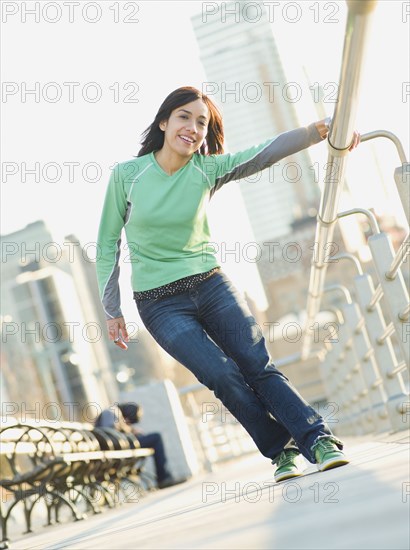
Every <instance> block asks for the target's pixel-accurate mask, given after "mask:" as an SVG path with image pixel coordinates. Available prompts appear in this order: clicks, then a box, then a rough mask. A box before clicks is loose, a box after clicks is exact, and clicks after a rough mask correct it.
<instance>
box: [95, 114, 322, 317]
mask: <svg viewBox="0 0 410 550" xmlns="http://www.w3.org/2000/svg"><path fill="white" fill-rule="evenodd" d="M321 140H322V138H321V137H320V134H319V132H318V131H317V129H316V126H315V125H314V124H310V125H309V126H307V127H306V128H298V129H296V130H291V131H289V132H285V133H283V134H280V135H278V136H277V137H275V138H274V139H269V140H268V141H266V142H264V143H262V144H260V145H257V146H254V147H251V148H249V149H246V150H245V151H241V152H239V153H233V154H231V153H228V154H224V155H200V154H194V155H193V156H192V158H191V159H190V161H189V162H188V163H187V164H186V165H185V166H183V167H182V168H180V169H179V170H178V171H177V172H175V173H174V174H173V175H172V176H170V175H168V174H166V173H165V172H164V171H163V170H162V168H161V167H160V166H159V164H158V163H157V161H156V159H155V157H154V154H153V153H149V154H147V155H144V156H142V157H137V158H134V159H132V160H130V161H127V162H123V163H120V164H118V165H117V166H116V167H115V168H114V169H113V171H112V172H111V177H110V181H109V184H108V188H107V192H106V197H105V201H104V206H103V211H102V216H101V222H100V227H99V231H98V255H97V261H96V268H97V278H98V285H99V291H100V296H101V300H102V304H103V307H104V310H105V313H106V317H107V319H110V318H115V317H120V316H122V313H121V304H120V302H121V300H120V291H119V285H118V278H119V259H120V251H121V232H122V229H123V228H124V229H125V234H126V238H127V244H128V250H127V251H126V257H125V258H124V261H128V262H131V265H132V275H131V284H132V290H134V291H143V290H150V289H152V288H156V287H159V286H162V285H165V284H167V283H170V282H172V281H176V280H178V279H181V278H183V277H187V276H188V275H194V274H196V273H204V272H205V271H209V270H210V269H212V268H213V267H216V266H218V262H217V259H216V257H215V255H214V253H213V250H212V247H210V246H208V243H209V242H210V240H211V235H210V231H209V226H208V219H207V213H206V208H207V204H208V202H209V199H210V198H211V197H212V195H213V194H214V193H215V191H217V190H218V189H220V188H221V187H222V186H223V185H224V184H225V183H227V182H229V181H232V180H238V179H241V178H244V177H247V176H250V175H252V174H255V173H257V172H259V171H260V170H263V169H264V168H267V167H269V166H271V165H272V164H274V163H275V162H278V161H279V160H281V159H283V158H285V157H287V156H289V155H292V154H294V153H297V152H298V151H301V150H302V149H306V148H307V147H309V146H310V145H313V144H315V143H318V142H320V141H321Z"/></svg>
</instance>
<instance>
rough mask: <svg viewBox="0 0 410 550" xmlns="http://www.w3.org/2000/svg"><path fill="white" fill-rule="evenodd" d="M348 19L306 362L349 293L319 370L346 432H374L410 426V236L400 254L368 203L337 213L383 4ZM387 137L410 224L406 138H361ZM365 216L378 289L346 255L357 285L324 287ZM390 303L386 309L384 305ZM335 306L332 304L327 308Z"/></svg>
mask: <svg viewBox="0 0 410 550" xmlns="http://www.w3.org/2000/svg"><path fill="white" fill-rule="evenodd" d="M347 3H348V8H349V12H348V21H347V26H346V34H345V44H344V51H343V58H342V67H341V74H340V88H339V97H338V102H337V107H336V110H335V113H334V117H333V120H332V126H331V128H330V131H329V136H328V145H329V156H328V164H327V172H326V176H325V182H324V189H323V193H322V197H321V203H320V208H319V213H318V216H317V227H316V236H315V244H316V245H317V253H316V254H315V255H314V257H313V259H312V264H311V275H310V281H309V288H308V299H307V305H306V313H307V320H306V325H305V329H304V339H303V345H302V352H301V358H302V361H304V360H307V358H308V356H309V354H311V348H312V329H310V328H309V327H311V326H312V325H313V322H314V321H315V319H316V316H317V314H318V313H319V311H320V307H321V302H322V300H323V299H324V298H325V297H326V296H327V295H328V294H329V293H331V292H334V291H336V290H337V291H338V292H339V294H340V291H341V294H342V296H343V305H342V306H341V307H340V312H341V323H340V327H339V335H338V338H337V339H336V341H334V342H332V343H328V344H326V346H325V348H324V349H323V350H322V351H321V352H320V354H319V356H320V372H321V377H322V381H323V384H324V386H325V391H326V393H327V397H328V400H329V401H334V402H336V403H337V404H338V405H339V410H340V418H339V423H340V424H339V426H338V431H339V432H345V433H353V434H354V433H369V432H372V431H384V430H388V429H394V430H400V429H404V428H406V427H407V426H408V420H409V418H410V401H409V393H408V388H406V386H405V383H404V379H403V376H402V373H403V372H404V371H406V370H407V369H408V367H409V362H410V322H409V316H410V301H409V293H408V290H407V288H406V285H405V282H404V278H403V275H402V272H401V267H402V266H403V263H404V262H405V261H406V258H407V256H408V255H409V252H410V240H409V236H407V237H406V238H405V239H404V241H403V242H402V244H401V246H400V247H399V249H398V250H397V252H394V249H393V246H392V243H391V240H390V237H389V236H388V235H387V234H386V233H384V232H382V231H380V228H379V226H378V223H377V220H376V218H375V216H374V215H373V214H372V213H371V212H370V211H368V210H365V209H363V208H355V209H352V210H349V211H346V212H341V213H338V204H339V196H340V193H341V189H342V185H343V177H344V169H345V164H346V160H347V157H346V153H347V151H348V147H349V145H350V143H351V142H352V138H353V127H354V119H355V113H356V105H357V96H358V89H359V76H360V73H361V66H362V62H363V59H364V49H365V40H366V32H367V28H368V24H369V19H370V14H371V12H372V10H373V8H374V7H375V4H376V2H374V1H373V0H372V1H361V2H357V1H355V0H353V1H348V2H347ZM376 138H387V139H389V140H391V141H392V142H393V143H394V145H395V146H396V149H397V152H398V155H399V158H400V162H401V166H399V167H398V168H396V170H395V172H394V180H395V183H396V187H397V191H398V194H399V197H400V199H401V202H402V206H403V209H404V212H405V215H406V217H407V220H408V221H409V223H410V213H409V210H410V164H409V163H408V161H407V159H406V155H405V152H404V149H403V146H402V144H401V142H400V140H399V139H398V138H397V136H395V135H394V134H392V133H391V132H387V131H384V130H378V131H375V132H370V133H368V134H365V135H363V136H362V137H361V141H362V142H366V141H369V140H371V139H376ZM356 214H364V215H366V216H367V218H368V221H369V226H370V230H371V233H372V234H371V236H370V237H369V238H368V247H369V250H370V255H371V258H372V261H373V266H374V272H375V275H376V278H377V281H378V282H377V284H376V287H375V286H374V284H373V280H372V278H371V276H370V274H369V273H364V272H363V268H362V265H361V263H360V261H359V259H358V258H356V257H355V256H353V255H352V254H347V253H344V254H339V255H338V256H336V257H334V258H332V260H333V261H335V260H336V261H338V262H340V261H345V260H348V261H350V262H353V263H354V265H355V268H356V271H357V275H356V276H355V277H354V278H353V284H352V289H347V288H345V287H342V286H341V285H332V286H327V287H326V286H325V280H326V274H327V267H328V266H329V265H332V264H329V263H327V262H326V258H325V251H326V250H327V246H326V245H327V244H328V243H329V242H331V240H332V237H333V233H334V229H335V226H336V224H337V222H338V220H339V219H340V218H344V217H346V216H351V215H356ZM382 302H383V307H382ZM327 309H328V306H327Z"/></svg>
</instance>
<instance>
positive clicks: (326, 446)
mask: <svg viewBox="0 0 410 550" xmlns="http://www.w3.org/2000/svg"><path fill="white" fill-rule="evenodd" d="M336 443H339V444H342V442H341V441H339V440H338V439H336V438H335V437H321V438H320V439H318V440H317V441H316V443H315V444H314V445H313V446H312V452H313V453H314V455H315V458H316V463H317V467H318V470H320V471H321V472H324V471H325V470H330V469H331V468H338V467H339V466H344V465H345V464H349V460H348V459H347V458H346V455H345V454H344V453H343V452H342V451H341V450H340V449H339V447H338V446H337V445H336Z"/></svg>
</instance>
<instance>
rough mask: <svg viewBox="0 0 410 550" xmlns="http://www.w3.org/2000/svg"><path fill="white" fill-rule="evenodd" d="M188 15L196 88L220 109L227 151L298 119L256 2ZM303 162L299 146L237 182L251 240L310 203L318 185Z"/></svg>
mask: <svg viewBox="0 0 410 550" xmlns="http://www.w3.org/2000/svg"><path fill="white" fill-rule="evenodd" d="M224 4H225V3H224ZM245 7H246V11H245V9H244V8H245ZM252 9H254V10H255V11H254V14H253V15H252V13H251V10H252ZM192 21H193V26H194V30H195V34H196V37H197V41H198V45H199V48H200V55H201V60H202V63H203V65H204V68H205V72H206V75H207V79H208V81H207V82H205V83H203V91H204V92H205V93H206V94H207V95H209V96H210V97H211V98H212V99H214V100H215V101H216V103H217V104H219V105H220V107H221V108H222V112H223V118H224V126H225V135H226V141H227V145H228V147H229V150H230V151H233V152H234V151H239V150H241V149H244V148H246V147H249V146H252V145H255V144H258V143H261V142H263V141H264V140H266V139H269V137H273V136H275V135H277V134H278V133H281V132H284V131H287V130H291V129H293V128H296V127H298V126H299V123H298V117H297V113H296V109H295V103H296V98H297V93H298V89H297V86H296V85H295V84H291V83H288V82H287V81H286V76H285V72H284V69H283V67H282V63H281V60H280V55H279V52H278V50H277V47H276V44H275V39H274V36H273V32H272V27H271V25H270V23H269V20H268V17H267V13H266V10H265V7H264V5H263V3H262V2H252V3H247V4H245V3H241V2H232V3H229V4H226V6H225V8H224V10H220V9H218V10H215V13H209V10H208V12H204V11H203V13H201V14H198V15H196V16H194V17H193V18H192ZM311 164H312V163H311V162H310V157H309V154H308V152H307V151H302V152H300V153H298V154H297V155H295V156H294V157H288V158H287V159H284V160H283V161H282V162H280V163H279V164H278V165H275V166H272V167H270V168H269V169H267V170H265V171H263V172H262V173H260V174H258V175H255V176H253V177H249V178H245V179H244V180H241V181H240V183H239V185H240V190H241V193H242V195H243V197H244V202H245V207H246V210H247V214H248V217H249V219H250V223H251V226H252V229H253V233H254V236H255V239H256V241H257V242H264V241H269V240H272V239H275V238H276V237H278V236H282V235H286V234H288V233H289V232H290V229H291V224H292V223H293V222H294V221H295V219H299V218H303V217H304V216H306V214H307V213H308V211H309V208H311V207H314V206H317V204H318V197H319V188H318V186H317V184H316V183H315V181H314V171H313V170H312V167H311Z"/></svg>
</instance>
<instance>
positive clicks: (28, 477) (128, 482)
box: [0, 420, 154, 548]
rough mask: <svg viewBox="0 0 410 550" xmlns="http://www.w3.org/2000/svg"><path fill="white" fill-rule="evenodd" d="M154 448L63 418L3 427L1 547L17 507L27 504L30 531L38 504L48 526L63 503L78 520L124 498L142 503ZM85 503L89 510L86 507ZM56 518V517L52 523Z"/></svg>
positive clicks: (0, 440)
mask: <svg viewBox="0 0 410 550" xmlns="http://www.w3.org/2000/svg"><path fill="white" fill-rule="evenodd" d="M153 453H154V450H153V449H142V448H140V446H139V442H138V440H137V438H136V437H135V436H134V435H133V434H122V433H120V432H118V431H116V430H111V429H108V428H104V429H102V428H98V429H93V428H92V426H90V425H84V424H79V423H64V422H34V421H24V422H22V421H18V420H11V421H7V422H6V423H2V425H1V426H0V492H1V495H0V496H1V500H0V518H1V527H2V543H1V544H2V545H3V546H0V547H3V548H5V547H7V540H8V533H7V523H8V520H9V518H10V517H11V514H12V512H13V510H14V508H15V507H16V506H17V505H18V504H19V503H22V505H23V507H24V517H25V524H26V525H25V527H26V531H25V532H31V531H32V512H33V509H34V507H35V506H36V504H37V503H39V502H41V501H42V502H43V503H44V504H45V506H46V509H47V525H51V524H52V523H53V522H54V521H55V522H59V521H60V516H59V510H60V508H61V506H64V505H65V506H67V507H68V508H69V510H70V512H71V515H72V518H73V519H74V520H75V521H77V520H80V519H83V518H84V517H86V515H87V513H88V511H91V512H92V513H100V512H101V511H102V507H104V506H108V507H110V508H112V507H114V506H116V505H117V504H119V503H121V502H124V501H125V502H137V501H138V500H139V498H140V497H141V496H142V495H143V493H144V492H145V490H146V489H147V488H148V489H151V488H153V483H152V479H151V478H150V476H148V475H147V474H145V473H144V472H143V467H144V463H145V460H146V458H147V457H148V456H151V455H152V454H153ZM84 506H85V511H84V510H82V508H84ZM53 518H54V521H53Z"/></svg>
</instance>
